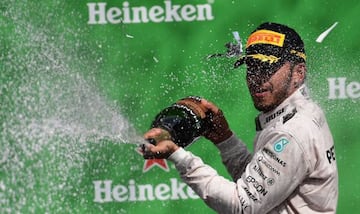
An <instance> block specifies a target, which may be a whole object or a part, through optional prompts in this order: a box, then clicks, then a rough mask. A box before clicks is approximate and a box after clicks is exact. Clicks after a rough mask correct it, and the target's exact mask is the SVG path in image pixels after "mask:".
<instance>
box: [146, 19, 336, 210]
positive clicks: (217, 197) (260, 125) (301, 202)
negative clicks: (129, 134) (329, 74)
mask: <svg viewBox="0 0 360 214" xmlns="http://www.w3.org/2000/svg"><path fill="white" fill-rule="evenodd" d="M305 60H306V55H305V50H304V44H303V41H302V40H301V38H300V36H299V35H298V34H297V33H296V32H295V31H294V30H293V29H291V28H289V27H287V26H285V25H281V24H276V23H263V24H261V25H260V26H259V27H257V28H256V29H255V31H253V32H252V33H251V35H250V36H249V38H248V41H247V44H246V55H245V56H242V57H241V58H240V59H239V60H238V61H237V63H236V64H235V65H236V66H239V65H241V64H244V63H245V64H246V66H247V75H246V80H247V85H248V88H249V92H250V94H251V97H252V100H253V103H254V106H255V108H256V109H257V110H259V111H260V114H259V115H258V117H256V120H255V121H256V136H255V139H254V152H253V153H252V154H251V153H250V152H249V151H248V150H247V148H246V145H245V144H244V143H243V142H242V141H241V140H240V139H239V138H238V137H237V136H236V135H235V134H234V133H233V132H232V131H231V129H230V128H229V125H228V123H227V121H226V119H225V117H224V115H223V114H222V111H221V110H220V109H219V108H218V107H217V106H215V105H214V104H212V103H211V102H209V101H207V100H205V99H202V100H201V101H200V102H199V105H200V106H201V107H202V108H204V109H207V111H209V112H211V115H212V117H211V118H209V120H210V121H211V126H210V128H209V129H208V130H206V131H205V133H204V134H203V135H204V136H205V137H206V138H207V139H209V140H210V141H212V142H213V143H214V144H215V145H216V146H217V147H218V149H219V150H220V153H221V157H222V160H223V163H224V164H225V166H226V168H227V170H228V172H229V173H230V175H231V176H232V178H233V181H229V180H227V179H225V178H224V177H222V176H220V175H218V174H217V172H216V171H215V170H214V169H213V168H211V167H210V166H208V165H206V164H204V163H203V161H202V160H201V159H200V158H199V157H197V156H195V155H193V154H192V153H191V152H189V151H186V150H184V148H182V147H180V146H178V145H177V144H175V143H174V142H173V141H172V140H169V138H164V139H161V138H159V137H157V136H160V135H162V134H163V133H164V130H163V129H161V128H153V129H151V130H149V131H148V132H147V133H145V135H144V137H145V138H146V139H148V138H155V139H157V142H156V145H152V144H149V145H147V146H146V149H145V151H144V157H145V158H167V159H168V160H170V161H172V162H173V163H174V164H175V166H176V169H177V170H178V171H179V173H180V176H181V178H182V179H183V181H184V182H185V183H187V184H188V185H189V186H191V187H192V189H193V190H194V191H195V192H196V193H197V194H198V195H199V196H200V197H201V198H202V199H203V200H204V201H205V202H206V203H207V204H208V206H210V207H211V208H212V209H214V210H216V211H217V212H218V213H227V214H228V213H306V214H308V213H336V207H337V198H338V174H337V167H336V160H335V151H334V142H333V139H332V135H331V132H330V130H329V127H328V125H327V122H326V118H325V116H324V114H323V112H322V110H321V109H320V108H319V106H317V105H316V104H315V103H314V102H313V101H312V100H311V99H310V98H309V95H308V92H307V88H306V86H305V83H304V82H305V78H306V64H305ZM170 139H171V138H170Z"/></svg>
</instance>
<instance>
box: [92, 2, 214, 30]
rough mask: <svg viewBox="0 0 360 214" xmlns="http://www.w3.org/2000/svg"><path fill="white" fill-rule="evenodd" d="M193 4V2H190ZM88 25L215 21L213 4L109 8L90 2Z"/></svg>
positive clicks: (164, 3) (126, 4) (103, 3)
mask: <svg viewBox="0 0 360 214" xmlns="http://www.w3.org/2000/svg"><path fill="white" fill-rule="evenodd" d="M189 2H191V1H189ZM87 7H88V14H89V18H88V22H87V23H88V24H91V25H95V24H120V23H121V24H133V23H149V22H153V23H160V22H194V21H211V20H213V19H214V15H213V13H212V5H211V4H208V3H207V4H196V5H193V4H184V5H179V4H173V3H172V2H171V1H169V0H165V1H163V4H161V5H153V6H150V7H149V6H132V5H130V3H129V2H127V1H124V2H123V3H122V5H121V6H109V5H108V4H107V3H106V2H97V3H95V2H90V3H87Z"/></svg>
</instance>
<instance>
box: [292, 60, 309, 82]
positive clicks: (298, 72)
mask: <svg viewBox="0 0 360 214" xmlns="http://www.w3.org/2000/svg"><path fill="white" fill-rule="evenodd" d="M294 69H295V70H294V72H293V75H294V79H295V82H297V84H299V86H300V85H301V84H303V83H304V81H305V79H306V71H307V69H306V64H305V63H303V62H302V63H299V64H297V65H295V67H294Z"/></svg>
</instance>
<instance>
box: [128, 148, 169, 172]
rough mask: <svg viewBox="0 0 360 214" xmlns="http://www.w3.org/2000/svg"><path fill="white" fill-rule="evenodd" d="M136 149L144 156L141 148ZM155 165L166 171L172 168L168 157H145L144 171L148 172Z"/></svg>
mask: <svg viewBox="0 0 360 214" xmlns="http://www.w3.org/2000/svg"><path fill="white" fill-rule="evenodd" d="M135 151H136V152H137V153H139V154H140V155H141V156H142V152H141V151H140V150H139V148H136V149H135ZM155 166H157V167H159V168H160V169H162V170H164V171H166V172H168V171H169V170H170V169H169V166H168V164H167V161H166V159H145V161H144V166H143V172H147V171H149V170H150V169H151V168H153V167H155Z"/></svg>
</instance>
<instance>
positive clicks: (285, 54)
mask: <svg viewBox="0 0 360 214" xmlns="http://www.w3.org/2000/svg"><path fill="white" fill-rule="evenodd" d="M305 60H306V55H305V49H304V42H303V41H302V39H301V38H300V36H299V34H298V33H296V31H295V30H294V29H292V28H290V27H288V26H286V25H282V24H277V23H272V22H266V23H263V24H261V25H260V26H259V27H257V28H256V29H255V30H254V31H253V32H252V33H251V34H250V36H249V38H248V40H247V43H246V54H245V56H242V57H241V58H240V59H239V60H238V61H237V62H236V63H235V67H238V66H240V65H242V64H244V63H246V64H247V65H248V66H250V67H251V65H254V64H256V65H258V66H259V65H260V66H261V67H262V69H261V70H263V69H266V70H269V71H270V70H274V69H277V68H279V67H280V66H281V65H282V64H283V63H284V62H285V61H290V62H305Z"/></svg>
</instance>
